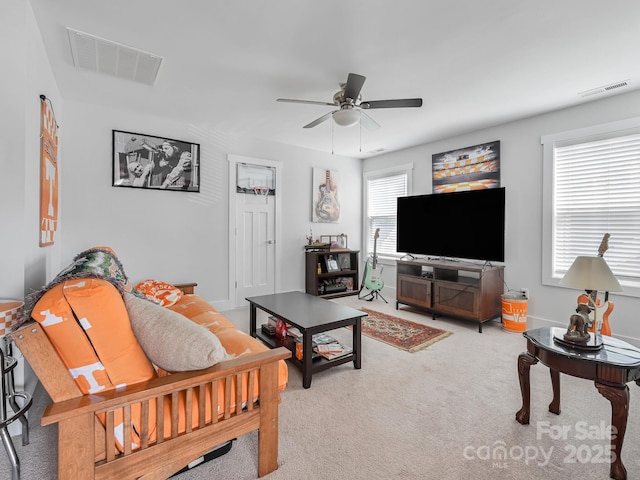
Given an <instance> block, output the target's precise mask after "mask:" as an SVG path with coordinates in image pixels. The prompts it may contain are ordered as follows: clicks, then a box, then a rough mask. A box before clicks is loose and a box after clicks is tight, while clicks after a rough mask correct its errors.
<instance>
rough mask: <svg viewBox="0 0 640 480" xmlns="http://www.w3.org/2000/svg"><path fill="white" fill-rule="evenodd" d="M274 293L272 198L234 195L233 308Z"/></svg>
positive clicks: (273, 201) (270, 196) (273, 211)
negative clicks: (234, 277) (234, 295)
mask: <svg viewBox="0 0 640 480" xmlns="http://www.w3.org/2000/svg"><path fill="white" fill-rule="evenodd" d="M271 293H275V197H274V196H273V195H266V196H265V195H253V194H246V193H237V194H236V306H237V307H240V306H243V305H246V304H247V302H246V300H245V298H246V297H252V296H256V295H268V294H271Z"/></svg>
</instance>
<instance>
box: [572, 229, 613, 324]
mask: <svg viewBox="0 0 640 480" xmlns="http://www.w3.org/2000/svg"><path fill="white" fill-rule="evenodd" d="M610 236H611V235H610V234H608V233H605V234H604V237H603V238H602V242H600V246H599V247H598V256H599V257H602V256H604V252H606V251H607V250H608V249H609V237H610ZM597 293H598V292H596V291H595V290H594V291H592V292H587V293H583V294H581V295H580V296H579V297H578V305H580V304H581V303H582V304H587V305H589V307H590V308H591V313H590V314H589V319H590V320H591V327H590V328H589V331H590V332H592V333H593V332H595V330H596V322H595V321H594V320H595V319H597V320H598V323H600V324H601V325H602V326H601V328H600V333H602V335H608V336H611V326H610V325H609V314H611V312H612V311H613V302H610V301H609V300H608V297H609V292H606V293H605V297H604V302H601V301H600V299H599V298H598V297H597Z"/></svg>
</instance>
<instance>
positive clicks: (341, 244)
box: [320, 233, 348, 250]
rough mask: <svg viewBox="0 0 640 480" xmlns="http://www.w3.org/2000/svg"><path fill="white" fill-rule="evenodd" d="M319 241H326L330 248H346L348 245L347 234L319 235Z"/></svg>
mask: <svg viewBox="0 0 640 480" xmlns="http://www.w3.org/2000/svg"><path fill="white" fill-rule="evenodd" d="M320 242H322V243H328V244H329V248H330V249H331V250H340V249H343V250H344V249H346V248H347V245H348V238H347V235H345V234H344V233H341V234H340V235H320Z"/></svg>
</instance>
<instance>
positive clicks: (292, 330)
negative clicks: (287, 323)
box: [287, 327, 302, 338]
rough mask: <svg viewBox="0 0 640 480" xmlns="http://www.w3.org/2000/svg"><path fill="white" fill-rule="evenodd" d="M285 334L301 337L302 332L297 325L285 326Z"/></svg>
mask: <svg viewBox="0 0 640 480" xmlns="http://www.w3.org/2000/svg"><path fill="white" fill-rule="evenodd" d="M287 335H289V336H290V337H293V338H302V333H301V332H300V330H298V328H297V327H287Z"/></svg>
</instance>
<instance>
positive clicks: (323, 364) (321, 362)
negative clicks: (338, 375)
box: [256, 331, 356, 373]
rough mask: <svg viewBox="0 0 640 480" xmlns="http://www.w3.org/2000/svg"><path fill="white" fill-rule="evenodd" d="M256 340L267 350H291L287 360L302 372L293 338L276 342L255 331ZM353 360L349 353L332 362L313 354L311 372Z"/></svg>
mask: <svg viewBox="0 0 640 480" xmlns="http://www.w3.org/2000/svg"><path fill="white" fill-rule="evenodd" d="M256 338H258V339H260V340H261V341H262V343H264V344H265V345H266V346H268V347H269V348H277V347H285V348H288V349H289V350H291V353H292V355H291V358H289V360H290V361H291V363H293V364H294V365H295V366H296V367H297V368H298V369H300V371H302V372H304V369H303V368H304V366H303V361H302V360H298V359H297V358H296V345H295V341H294V340H293V338H291V337H290V336H287V340H286V341H285V342H278V341H277V340H276V337H275V335H274V336H271V335H265V334H264V333H262V332H257V331H256ZM355 360H356V356H355V354H354V353H353V352H352V353H349V354H347V355H344V356H342V357H338V358H334V359H332V360H327V359H326V358H324V357H323V356H322V355H320V354H318V353H315V352H314V353H313V357H312V362H313V366H312V372H313V373H316V372H321V371H323V370H326V369H328V368H331V367H335V366H336V365H342V364H343V363H349V362H355Z"/></svg>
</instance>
